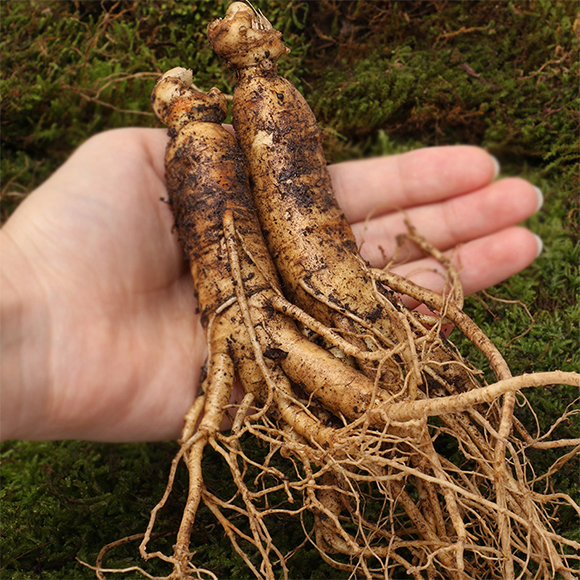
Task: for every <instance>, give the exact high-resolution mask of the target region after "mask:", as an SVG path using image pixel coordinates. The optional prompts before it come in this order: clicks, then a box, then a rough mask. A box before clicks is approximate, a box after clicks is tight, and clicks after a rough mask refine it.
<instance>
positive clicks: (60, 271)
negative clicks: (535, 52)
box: [0, 129, 538, 442]
mask: <svg viewBox="0 0 580 580" xmlns="http://www.w3.org/2000/svg"><path fill="white" fill-rule="evenodd" d="M166 143H167V137H166V132H165V130H162V129H120V130H116V131H110V132H107V133H103V134H101V135H98V136H96V137H93V138H91V139H90V140H89V141H87V142H86V143H85V144H84V145H83V146H81V147H80V148H79V149H78V150H77V151H76V152H75V153H74V154H73V155H72V156H71V158H70V159H69V160H68V161H67V163H65V164H64V165H63V167H61V168H60V169H59V170H58V171H57V172H56V173H55V174H54V175H53V176H52V177H51V178H50V179H49V180H48V181H46V182H45V183H44V184H43V185H42V186H41V187H39V188H38V189H37V190H36V191H34V192H33V193H32V194H31V195H30V196H29V197H28V198H27V199H26V200H25V201H24V202H23V203H22V204H21V206H20V207H19V208H18V209H17V211H16V212H15V213H14V215H13V216H12V217H11V218H10V219H9V220H8V222H7V223H6V225H5V226H4V228H3V229H2V230H1V231H0V238H1V239H2V247H3V249H2V253H3V259H2V276H3V278H2V290H3V292H2V324H3V327H4V328H3V333H2V357H3V365H2V374H3V377H2V384H3V389H2V410H1V411H2V438H3V439H6V438H24V439H73V438H79V439H92V440H100V441H119V442H120V441H151V440H160V439H170V438H172V439H175V438H177V437H178V436H179V432H180V430H181V427H182V423H183V416H184V414H185V412H186V411H187V409H188V408H189V406H190V405H191V403H192V401H193V399H194V397H195V395H196V392H197V389H198V382H199V377H200V372H201V366H202V364H203V362H204V359H205V355H206V347H205V337H204V334H203V331H202V328H201V325H200V323H199V317H198V316H197V315H196V312H195V300H194V297H193V284H192V281H191V278H190V275H189V273H188V271H187V268H186V266H185V264H184V261H183V252H182V250H181V249H180V247H179V245H178V243H177V240H176V237H175V235H174V234H173V233H172V224H173V218H172V215H171V211H170V209H169V207H168V206H167V204H165V203H163V202H162V201H161V199H162V198H165V197H166V194H167V192H166V189H165V185H164V178H163V175H164V167H163V163H164V149H165V145H166ZM331 175H332V177H333V181H334V183H335V185H336V194H337V197H338V200H339V203H340V204H341V205H342V207H343V208H344V210H345V212H346V214H347V217H348V218H349V220H350V221H351V223H352V224H353V229H354V231H355V234H356V235H357V237H358V238H359V240H361V239H362V238H363V237H364V240H365V243H364V245H363V248H362V253H363V256H364V257H365V258H366V259H368V260H369V262H370V263H371V265H373V266H377V267H382V266H383V265H384V262H385V256H389V255H390V253H391V252H392V251H393V249H394V248H395V247H396V237H397V235H399V234H400V233H403V232H405V231H406V226H405V225H404V222H403V219H402V217H401V214H400V212H398V210H400V209H405V210H406V211H407V214H408V217H409V218H410V219H411V221H412V222H413V223H414V225H415V226H416V227H417V229H418V230H419V232H421V233H422V234H423V235H424V236H425V237H426V238H427V239H428V240H429V241H430V242H431V243H432V244H434V245H435V246H436V247H438V248H440V249H442V250H445V251H452V250H453V247H454V246H455V245H456V244H458V243H461V244H462V245H461V246H460V248H459V249H458V250H457V251H455V252H454V253H453V259H454V261H455V262H456V263H457V264H459V265H460V276H461V279H462V282H463V283H464V286H465V291H466V293H471V292H475V291H478V290H481V289H483V288H486V287H488V286H490V285H493V284H496V283H498V282H499V281H501V280H503V279H505V278H507V277H509V276H511V275H512V274H515V273H516V272H518V271H520V270H521V269H523V268H525V267H526V266H527V265H529V263H531V262H532V261H533V259H534V258H535V256H536V255H537V251H538V245H537V240H536V238H535V237H534V236H533V234H531V233H530V232H529V231H527V230H525V229H523V228H518V227H514V224H516V223H518V222H520V221H521V220H523V219H525V218H527V217H528V216H530V215H531V214H532V213H534V211H536V209H537V207H538V196H537V193H536V191H535V190H534V188H533V187H532V186H531V185H530V184H529V183H527V182H525V181H523V180H520V179H505V180H501V181H497V182H493V183H492V181H493V179H494V177H495V165H494V161H493V159H492V158H491V157H490V156H489V155H488V154H487V153H485V152H484V151H483V150H481V149H478V148H475V147H442V148H431V149H423V150H419V151H415V152H411V153H406V154H403V155H395V156H392V157H386V158H379V159H370V160H365V161H351V162H347V163H342V164H339V165H335V166H332V167H331ZM508 193H509V195H507V194H508ZM373 210H374V213H373V215H372V217H371V218H370V219H368V220H367V219H366V218H367V216H368V215H369V213H370V212H371V211H373ZM381 248H382V249H381ZM411 257H412V258H416V260H415V259H414V260H410V261H407V262H406V263H405V264H404V265H401V266H399V267H398V270H397V271H399V272H400V273H403V274H408V273H411V272H414V274H413V276H414V279H415V280H416V281H418V282H420V283H422V284H424V285H431V286H433V287H434V288H435V289H437V287H438V285H440V284H441V278H440V277H438V276H436V275H433V274H431V273H430V272H429V268H430V267H431V265H432V264H431V263H430V262H429V261H428V260H427V261H426V260H425V259H424V258H421V257H420V256H419V255H418V254H417V255H416V256H411Z"/></svg>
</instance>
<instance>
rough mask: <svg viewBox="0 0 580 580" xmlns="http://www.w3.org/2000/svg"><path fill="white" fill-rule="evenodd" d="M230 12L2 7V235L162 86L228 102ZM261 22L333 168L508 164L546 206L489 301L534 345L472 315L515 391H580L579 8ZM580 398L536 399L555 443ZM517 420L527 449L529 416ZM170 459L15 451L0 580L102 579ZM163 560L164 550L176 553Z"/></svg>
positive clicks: (285, 527)
mask: <svg viewBox="0 0 580 580" xmlns="http://www.w3.org/2000/svg"><path fill="white" fill-rule="evenodd" d="M226 4H227V2H222V1H216V0H204V1H202V0H199V1H195V2H194V1H187V2H186V1H178V0H166V1H163V2H147V1H142V2H123V1H119V2H114V1H109V0H103V1H102V2H92V1H82V0H74V1H70V2H53V1H43V2H40V1H28V0H26V1H11V2H3V3H2V4H1V10H2V14H1V20H0V26H1V33H2V35H1V39H2V40H1V42H0V50H1V51H2V71H1V73H2V77H1V90H2V109H3V110H2V120H1V123H2V125H1V129H2V134H1V138H2V160H1V171H2V218H3V219H6V218H7V217H8V216H9V215H10V213H11V212H12V211H13V210H14V208H15V207H16V206H17V204H18V202H19V201H20V200H21V199H22V198H23V197H24V196H25V195H26V194H27V193H28V192H30V191H31V190H32V189H34V187H35V186H36V185H38V184H39V183H41V182H42V181H43V180H44V179H46V178H47V177H48V176H49V175H50V173H51V172H52V171H54V169H55V168H56V167H58V165H60V164H61V163H62V162H63V161H64V160H65V159H66V157H67V156H68V155H69V154H70V153H71V151H72V150H73V149H74V148H75V147H76V146H78V145H79V144H80V143H81V142H82V141H84V140H85V139H86V138H88V137H89V136H90V135H92V134H94V133H97V132H99V131H103V130H106V129H112V128H114V127H121V126H158V124H157V122H156V120H155V119H154V118H153V116H152V114H151V113H150V112H149V93H150V91H151V88H152V84H153V80H154V78H155V76H156V75H157V74H158V73H160V72H163V71H165V70H167V69H169V68H171V67H173V66H177V65H183V66H187V67H189V68H192V69H193V70H194V71H195V80H196V83H197V84H198V85H199V86H200V87H203V88H209V87H210V86H212V85H216V86H218V87H219V88H221V89H222V90H224V91H227V92H231V89H232V82H233V79H232V75H231V74H230V72H228V71H227V70H225V69H224V67H223V66H222V64H221V63H220V62H219V61H218V60H217V59H216V58H215V57H214V56H213V54H212V52H211V50H210V49H209V48H208V46H207V44H206V41H205V35H204V30H205V25H206V23H207V22H208V21H209V20H211V19H213V18H215V17H217V16H221V15H222V14H223V12H224V10H225V8H224V7H225V5H226ZM254 4H255V5H256V6H257V7H259V8H260V9H261V10H262V11H263V12H264V13H265V14H266V15H267V16H268V17H269V18H270V19H271V20H272V21H273V23H274V25H275V26H277V27H278V28H279V29H281V30H283V32H284V35H285V38H286V40H287V43H288V44H289V45H290V46H291V47H292V53H291V55H289V57H287V58H285V60H284V62H283V63H282V64H281V69H282V70H283V72H284V74H286V75H287V76H289V77H290V78H291V79H292V81H293V82H294V83H295V84H296V85H297V86H298V87H299V88H300V89H301V90H302V91H303V93H304V94H305V96H306V98H307V100H308V101H309V102H310V103H311V105H312V107H313V109H314V110H315V113H316V114H317V116H318V118H319V120H320V123H321V125H322V126H323V128H324V130H325V137H326V148H327V153H328V156H329V159H330V160H341V159H347V158H355V157H364V156H369V155H377V154H391V153H395V152H399V151H403V150H407V149H412V148H415V147H419V146H430V145H437V144H451V143H471V144H476V145H482V146H484V147H486V148H488V149H489V150H490V151H491V152H492V153H494V154H495V155H496V156H497V157H498V158H499V159H500V160H501V162H502V167H503V172H504V174H509V175H520V176H523V177H525V178H527V179H529V180H530V181H532V182H533V183H535V184H536V185H538V186H539V187H541V189H542V190H543V192H544V195H545V198H546V203H545V206H544V208H543V210H542V211H541V212H540V213H539V214H538V215H536V216H535V217H534V218H532V219H531V220H530V221H529V223H528V225H529V227H531V228H532V230H533V231H535V232H537V233H538V234H539V235H540V236H541V237H542V238H543V240H544V243H545V249H544V252H543V254H542V256H541V257H540V258H538V260H537V261H536V262H535V263H534V265H532V266H531V267H530V268H528V269H527V270H526V271H525V272H522V273H521V274H518V275H517V276H514V277H512V278H511V279H510V280H508V281H507V282H505V283H503V284H501V285H499V286H498V287H495V288H493V289H491V294H492V295H493V296H496V297H499V298H501V299H504V300H520V301H521V302H523V303H524V304H526V305H527V307H528V309H529V311H530V312H531V314H532V316H533V319H534V324H533V327H532V329H531V331H530V332H528V333H527V334H526V335H525V336H523V337H522V338H519V339H517V340H515V341H513V342H511V343H510V341H511V339H512V338H513V337H514V336H517V335H519V334H521V333H523V332H524V331H525V330H526V329H527V328H528V326H529V318H528V316H527V314H526V313H525V310H524V309H523V308H522V307H520V306H517V305H513V304H506V303H504V302H498V301H494V300H493V299H491V298H490V297H488V296H486V295H479V296H476V297H473V298H471V299H469V301H468V304H467V311H468V312H469V313H470V314H471V315H472V316H473V317H474V318H475V319H476V320H477V321H478V322H479V323H480V324H481V326H482V327H483V329H484V330H485V331H486V332H487V333H488V334H489V335H490V337H491V338H492V339H493V341H494V342H495V343H496V344H497V345H498V346H499V347H500V348H502V350H503V352H504V353H505V356H506V358H507V360H508V362H509V364H510V366H511V367H512V369H513V371H514V373H523V372H532V371H542V370H553V369H557V368H561V369H564V370H575V371H580V355H579V354H578V351H579V349H578V344H579V343H580V335H579V332H578V326H579V320H580V305H579V300H578V298H579V288H580V274H579V270H578V263H579V258H580V256H579V228H578V216H579V207H580V204H579V202H578V190H579V178H580V175H579V163H578V161H579V126H578V118H579V117H578V113H579V94H578V81H579V75H578V59H577V54H578V37H579V34H580V24H579V20H578V12H577V4H576V3H575V2H571V1H570V2H568V1H557V0H545V1H541V0H535V1H525V0H518V1H504V2H495V1H491V0H490V1H483V2H445V1H443V0H441V1H416V2H366V1H359V2H340V1H333V0H328V1H319V2H298V1H289V2H276V1H267V0H263V1H255V2H254ZM385 188H386V189H387V188H388V184H385ZM508 343H510V344H509V346H506V345H507V344H508ZM474 356H475V357H477V355H474ZM576 395H577V393H575V392H574V391H573V390H572V389H564V388H560V389H553V390H550V391H549V392H547V391H545V390H544V391H537V392H534V393H529V399H530V400H531V401H532V403H533V407H534V408H535V410H536V413H537V415H538V417H539V421H540V423H541V424H542V426H546V425H548V424H550V423H551V422H553V421H554V420H555V418H556V417H557V416H559V415H560V414H561V413H562V411H563V410H564V408H565V406H566V404H567V402H569V401H571V400H572V399H573V398H574V397H575V396H576ZM521 416H522V418H523V420H524V421H526V422H527V424H528V426H529V427H530V428H532V429H533V425H534V420H535V419H534V418H533V416H532V414H531V413H530V412H529V410H527V409H522V410H521ZM578 430H579V427H578V422H576V424H573V423H571V422H569V423H567V424H565V425H562V427H561V429H560V434H561V435H562V436H575V437H578V436H579V433H578ZM175 449H176V446H175V444H174V443H158V444H150V445H147V444H139V445H105V444H93V443H87V442H78V441H72V442H50V443H27V442H5V443H3V444H2V447H1V453H2V455H1V461H2V492H1V494H2V495H1V499H2V531H1V539H2V552H3V561H2V564H1V566H2V567H1V572H0V576H1V578H3V579H4V578H6V579H9V578H10V579H15V580H16V579H22V580H24V579H26V580H34V579H36V578H43V579H44V578H46V579H48V578H54V579H60V580H63V579H81V578H92V577H93V574H92V572H91V571H90V570H87V569H85V568H83V567H82V566H80V565H79V564H78V563H77V561H76V560H75V558H77V557H78V558H81V559H83V560H86V561H88V562H94V558H95V556H96V553H97V551H98V550H99V548H100V547H101V545H103V544H105V543H107V542H109V541H112V540H115V539H118V538H120V537H122V536H124V535H127V534H133V533H137V532H141V531H143V530H144V527H145V525H146V521H147V517H148V513H149V510H150V509H151V507H152V506H153V505H154V504H155V503H156V501H157V500H158V498H159V497H160V495H161V493H162V491H163V488H164V485H165V479H166V475H167V470H168V467H169V462H170V459H171V457H172V456H173V454H174V452H175ZM552 459H553V457H551V454H548V453H545V452H542V453H535V454H534V455H533V461H534V465H535V467H536V468H537V470H538V471H541V470H542V468H545V467H546V466H547V465H549V464H550V462H551V460H552ZM208 461H210V462H212V463H211V469H208V470H207V473H208V485H209V486H210V487H211V486H212V485H223V481H224V480H226V479H227V478H226V477H225V475H224V477H220V470H221V469H222V467H223V466H220V465H219V462H217V460H216V459H215V458H212V457H211V455H210V456H209V457H208ZM577 473H578V464H577V463H576V465H570V466H569V467H567V468H566V469H563V470H561V471H560V472H558V473H557V474H556V478H555V481H556V486H557V487H558V489H560V490H561V491H563V492H566V493H569V494H570V495H572V496H574V497H575V498H577V499H578V497H579V496H580V489H579V487H580V486H579V482H578V477H577ZM182 475H185V474H182ZM214 475H215V477H214ZM184 493H185V482H184V480H180V482H179V483H178V485H177V489H176V493H175V495H174V499H172V501H171V503H170V505H168V507H167V508H166V510H165V511H164V514H163V524H162V528H164V529H172V526H173V528H174V527H175V523H176V522H177V520H178V518H179V514H180V509H181V507H180V506H181V504H180V501H181V500H182V499H183V495H184ZM198 523H199V525H198V528H197V529H196V532H195V535H194V549H195V550H198V558H199V560H200V561H204V562H205V563H207V565H208V566H209V567H210V568H213V569H214V570H215V571H216V573H217V574H218V575H219V576H220V578H228V577H230V578H245V577H247V574H246V572H245V571H244V568H243V566H242V565H241V562H240V559H239V558H238V557H237V556H236V555H235V554H234V553H233V550H232V549H231V548H230V546H229V543H228V541H227V540H226V539H225V538H224V536H223V533H222V532H221V531H220V529H219V528H218V527H216V526H215V524H214V522H213V521H212V520H211V517H210V516H209V515H208V514H205V513H202V514H200V517H199V522H198ZM280 524H281V525H280V529H281V533H280V542H281V543H282V544H284V543H286V547H287V548H288V549H290V548H291V547H292V545H293V542H294V543H296V542H297V541H298V539H297V538H298V537H299V535H300V529H299V526H298V525H296V526H294V527H293V524H292V522H281V523H280ZM555 525H556V526H557V527H558V529H559V530H560V531H561V532H563V533H566V534H568V535H570V536H571V537H575V539H577V540H579V539H580V532H579V531H578V521H577V519H575V515H574V514H573V513H570V512H566V511H564V512H562V514H561V515H560V519H559V521H557V522H556V523H555ZM157 541H158V542H160V543H163V542H166V543H167V544H169V543H170V538H167V539H163V538H160V539H159V540H157ZM282 547H283V546H282ZM137 559H138V558H137V555H136V548H135V546H130V547H127V549H126V550H123V549H121V550H118V551H117V552H116V553H115V556H113V557H112V561H111V562H110V563H111V564H114V565H119V566H128V565H131V564H134V563H136V561H137ZM291 565H292V572H291V574H292V578H336V577H338V576H339V574H338V573H337V572H336V571H333V570H330V569H329V568H328V567H327V566H326V565H324V564H323V563H322V562H321V560H320V559H319V558H318V557H317V555H316V553H315V552H313V551H310V550H308V549H304V550H302V551H301V552H300V553H299V554H298V555H296V556H295V557H294V558H293V559H292V560H291ZM153 570H155V568H153V569H152V571H153ZM156 572H157V573H160V572H162V570H159V568H157V569H156ZM134 577H138V576H137V575H135V576H134Z"/></svg>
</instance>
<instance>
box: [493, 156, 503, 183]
mask: <svg viewBox="0 0 580 580" xmlns="http://www.w3.org/2000/svg"><path fill="white" fill-rule="evenodd" d="M490 157H491V160H492V161H493V167H494V169H493V178H494V179H495V178H496V177H497V176H498V175H499V172H500V171H501V165H500V164H499V161H498V160H497V157H494V156H493V155H490Z"/></svg>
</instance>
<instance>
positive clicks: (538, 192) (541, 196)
mask: <svg viewBox="0 0 580 580" xmlns="http://www.w3.org/2000/svg"><path fill="white" fill-rule="evenodd" d="M534 189H535V190H536V195H537V196H538V206H537V207H536V211H540V209H541V208H542V206H543V205H544V194H543V193H542V190H541V189H540V188H539V187H536V186H535V185H534Z"/></svg>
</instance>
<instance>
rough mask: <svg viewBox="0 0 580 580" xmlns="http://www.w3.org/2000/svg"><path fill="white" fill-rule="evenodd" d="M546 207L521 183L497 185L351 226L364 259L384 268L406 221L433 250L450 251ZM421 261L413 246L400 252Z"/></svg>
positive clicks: (406, 258) (508, 181) (403, 256)
mask: <svg viewBox="0 0 580 580" xmlns="http://www.w3.org/2000/svg"><path fill="white" fill-rule="evenodd" d="M541 204H542V194H541V192H540V190H539V189H537V188H536V187H534V186H533V185H531V184H530V183H529V182H527V181H524V180H523V179H518V178H509V179H502V180H500V181H496V182H493V183H491V184H490V185H488V186H487V187H484V188H482V189H480V190H478V191H475V192H472V193H467V194H465V195H460V196H457V197H453V198H451V199H447V200H444V201H442V202H439V203H433V204H429V205H425V206H422V207H416V208H411V209H410V210H408V211H407V212H398V213H393V214H387V215H383V216H381V217H379V218H376V219H371V220H369V221H368V223H358V224H354V225H353V231H354V233H355V235H356V236H357V239H358V240H359V243H360V244H361V254H362V256H363V257H364V258H365V259H366V260H367V261H368V262H369V263H370V264H371V265H372V266H374V267H380V268H382V267H384V266H385V263H386V260H385V257H386V258H387V259H389V258H390V257H391V256H393V255H395V252H396V251H397V236H399V235H401V234H405V233H406V232H407V231H408V230H407V226H406V224H405V219H406V218H408V219H409V221H410V222H411V224H412V225H413V226H414V227H415V228H416V230H417V231H418V232H419V234H420V235H421V236H423V237H424V238H425V239H426V240H427V241H428V242H429V243H430V244H431V245H433V246H435V247H436V248H438V249H439V250H448V249H450V248H453V247H454V246H456V245H458V244H463V243H467V242H470V241H472V240H476V239H477V238H481V237H484V236H489V235H491V234H493V233H495V232H498V231H501V230H503V229H505V228H508V227H510V226H514V225H516V224H518V223H520V222H522V221H523V220H525V219H527V218H529V217H530V216H531V215H533V214H534V213H535V212H536V211H538V209H539V208H540V206H541ZM420 256H421V252H420V250H419V249H418V248H417V247H416V246H415V245H414V244H405V246H404V247H403V248H399V249H398V252H397V257H398V259H399V260H400V261H409V260H416V259H418V258H419V257H420Z"/></svg>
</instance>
